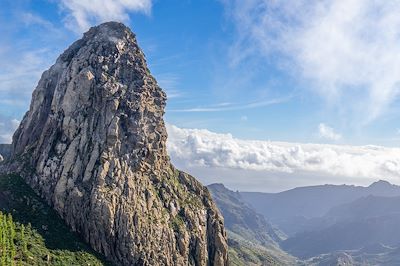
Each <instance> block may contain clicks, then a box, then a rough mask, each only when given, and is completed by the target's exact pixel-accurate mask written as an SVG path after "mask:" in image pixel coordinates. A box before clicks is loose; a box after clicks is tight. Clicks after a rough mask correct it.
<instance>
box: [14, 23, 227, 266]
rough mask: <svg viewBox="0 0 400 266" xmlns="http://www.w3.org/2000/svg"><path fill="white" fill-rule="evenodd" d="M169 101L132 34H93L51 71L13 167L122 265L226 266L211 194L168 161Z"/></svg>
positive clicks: (113, 29) (110, 26)
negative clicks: (166, 117)
mask: <svg viewBox="0 0 400 266" xmlns="http://www.w3.org/2000/svg"><path fill="white" fill-rule="evenodd" d="M165 102H166V95H165V93H164V92H163V91H162V90H161V89H160V88H159V87H158V85H157V82H156V80H155V79H154V78H153V77H152V76H151V74H150V72H149V70H148V68H147V66H146V61H145V58H144V55H143V53H142V51H141V50H140V48H139V47H138V45H137V42H136V39H135V36H134V34H133V33H132V32H131V31H130V30H129V29H128V28H127V27H125V26H124V25H123V24H120V23H116V22H109V23H104V24H102V25H100V26H97V27H94V28H92V29H90V30H89V31H88V32H87V33H85V34H84V37H83V38H82V39H81V40H78V41H76V42H75V43H74V44H72V45H71V47H69V48H68V49H67V50H66V51H65V52H64V53H63V54H62V55H61V56H60V57H59V58H58V59H57V62H56V63H55V65H53V66H52V67H51V68H50V69H49V70H47V71H46V72H44V73H43V75H42V78H41V80H40V81H39V84H38V86H37V88H36V89H35V91H34V92H33V96H32V102H31V106H30V109H29V111H28V112H27V113H26V115H25V117H24V118H23V120H22V122H21V125H20V127H19V128H18V130H17V131H16V133H15V134H14V137H13V151H12V155H11V156H12V158H13V161H14V163H13V165H11V166H10V169H11V170H12V171H15V172H18V173H19V174H21V175H22V176H23V177H24V178H25V180H26V181H27V183H28V184H30V185H31V187H33V188H34V189H35V190H36V191H37V192H38V193H39V194H40V195H41V196H42V197H43V198H45V199H46V200H47V201H48V203H49V204H51V205H52V206H53V207H54V208H55V210H57V212H58V213H59V214H60V215H61V216H62V217H63V219H64V220H65V221H66V222H67V223H68V224H69V225H70V226H71V228H72V229H73V230H75V231H77V232H79V233H80V234H81V235H82V236H83V237H84V239H86V241H87V242H88V243H90V245H91V246H92V247H93V248H94V249H95V250H97V251H99V252H101V253H103V254H104V255H105V256H106V257H107V258H109V259H111V260H112V261H114V262H115V263H117V264H120V265H227V263H228V262H227V244H226V235H225V231H224V227H223V221H222V218H221V215H220V214H219V212H218V211H217V209H216V207H215V205H214V203H213V202H212V200H211V197H210V194H209V192H208V190H207V189H206V188H204V187H203V186H202V185H201V184H200V183H199V182H198V181H197V180H196V179H194V178H193V177H191V176H189V175H188V174H185V173H183V172H180V171H178V170H176V169H175V168H174V167H173V166H172V165H171V163H170V160H169V157H168V155H167V152H166V139H167V133H166V129H165V126H164V121H163V114H164V107H165Z"/></svg>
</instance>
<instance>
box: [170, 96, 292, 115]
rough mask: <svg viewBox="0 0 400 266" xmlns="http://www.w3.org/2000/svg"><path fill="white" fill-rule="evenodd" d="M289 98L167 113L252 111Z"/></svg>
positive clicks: (172, 110) (175, 110) (223, 104)
mask: <svg viewBox="0 0 400 266" xmlns="http://www.w3.org/2000/svg"><path fill="white" fill-rule="evenodd" d="M289 98H290V97H287V98H277V99H267V100H260V101H255V102H250V103H225V102H224V103H222V104H221V103H220V104H216V105H211V106H206V107H194V108H186V109H171V110H169V112H178V113H199V112H226V111H237V110H247V109H254V108H259V107H265V106H270V105H274V104H280V103H284V102H286V101H288V100H289Z"/></svg>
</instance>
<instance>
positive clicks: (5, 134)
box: [0, 116, 20, 143]
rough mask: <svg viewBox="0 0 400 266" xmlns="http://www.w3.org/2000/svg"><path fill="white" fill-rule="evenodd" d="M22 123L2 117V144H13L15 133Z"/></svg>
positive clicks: (0, 129) (0, 117) (0, 136)
mask: <svg viewBox="0 0 400 266" xmlns="http://www.w3.org/2000/svg"><path fill="white" fill-rule="evenodd" d="M19 123H20V121H19V120H17V119H8V118H5V117H2V116H0V143H11V141H12V136H13V134H14V131H15V130H16V129H17V128H18V126H19Z"/></svg>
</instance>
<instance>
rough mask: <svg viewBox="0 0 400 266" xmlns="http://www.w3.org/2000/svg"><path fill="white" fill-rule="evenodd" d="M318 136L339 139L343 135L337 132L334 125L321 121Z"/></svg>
mask: <svg viewBox="0 0 400 266" xmlns="http://www.w3.org/2000/svg"><path fill="white" fill-rule="evenodd" d="M318 136H319V137H320V138H323V139H326V140H333V141H337V140H340V139H341V138H342V135H340V134H339V133H337V132H335V130H334V129H333V128H332V127H330V126H327V125H325V124H324V123H320V124H319V125H318Z"/></svg>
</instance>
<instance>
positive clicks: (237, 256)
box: [228, 238, 285, 266]
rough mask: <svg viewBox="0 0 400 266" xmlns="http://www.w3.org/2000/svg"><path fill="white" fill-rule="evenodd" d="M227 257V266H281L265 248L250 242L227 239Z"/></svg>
mask: <svg viewBox="0 0 400 266" xmlns="http://www.w3.org/2000/svg"><path fill="white" fill-rule="evenodd" d="M228 245H229V250H228V252H229V253H228V255H229V264H230V265H231V266H242V265H248V266H252V265H269V266H283V265H285V264H283V263H281V262H280V261H279V260H277V259H276V258H274V257H273V256H272V255H271V254H270V251H269V250H267V249H266V248H264V247H262V246H259V245H254V244H252V243H250V242H246V241H240V240H238V239H236V240H233V239H231V238H229V239H228Z"/></svg>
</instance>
